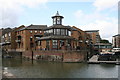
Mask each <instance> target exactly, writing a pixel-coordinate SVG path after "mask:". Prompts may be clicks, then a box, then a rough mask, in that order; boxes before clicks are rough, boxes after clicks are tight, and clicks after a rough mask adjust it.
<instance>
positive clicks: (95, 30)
mask: <svg viewBox="0 0 120 80" xmlns="http://www.w3.org/2000/svg"><path fill="white" fill-rule="evenodd" d="M98 31H99V30H86V31H85V32H98Z"/></svg>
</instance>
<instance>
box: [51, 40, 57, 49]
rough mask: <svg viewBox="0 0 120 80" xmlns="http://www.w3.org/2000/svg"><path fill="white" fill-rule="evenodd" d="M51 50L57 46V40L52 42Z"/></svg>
mask: <svg viewBox="0 0 120 80" xmlns="http://www.w3.org/2000/svg"><path fill="white" fill-rule="evenodd" d="M52 42H53V48H57V46H58V44H57V40H53V41H52Z"/></svg>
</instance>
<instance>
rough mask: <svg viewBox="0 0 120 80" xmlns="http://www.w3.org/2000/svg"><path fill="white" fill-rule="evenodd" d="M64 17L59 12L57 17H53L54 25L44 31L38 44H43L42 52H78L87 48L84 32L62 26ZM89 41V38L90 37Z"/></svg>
mask: <svg viewBox="0 0 120 80" xmlns="http://www.w3.org/2000/svg"><path fill="white" fill-rule="evenodd" d="M63 18H64V17H63V16H61V15H59V13H58V12H57V13H56V15H55V16H52V19H53V25H52V26H49V27H47V28H45V29H44V35H43V37H40V38H38V42H39V43H41V45H42V47H41V48H40V49H42V50H76V49H79V50H80V49H82V48H83V47H85V45H86V44H85V43H81V42H80V41H85V40H86V39H87V38H84V37H83V36H87V34H85V32H84V31H82V30H80V29H78V28H76V27H71V26H64V25H62V19H63ZM88 39H89V37H88Z"/></svg>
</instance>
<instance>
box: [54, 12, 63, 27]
mask: <svg viewBox="0 0 120 80" xmlns="http://www.w3.org/2000/svg"><path fill="white" fill-rule="evenodd" d="M63 18H64V17H63V16H60V15H59V12H58V11H57V13H56V15H55V16H52V19H53V25H62V19H63Z"/></svg>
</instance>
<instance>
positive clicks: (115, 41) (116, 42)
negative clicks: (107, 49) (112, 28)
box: [112, 34, 120, 48]
mask: <svg viewBox="0 0 120 80" xmlns="http://www.w3.org/2000/svg"><path fill="white" fill-rule="evenodd" d="M112 47H113V48H120V34H118V35H115V36H113V37H112Z"/></svg>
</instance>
